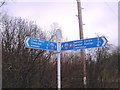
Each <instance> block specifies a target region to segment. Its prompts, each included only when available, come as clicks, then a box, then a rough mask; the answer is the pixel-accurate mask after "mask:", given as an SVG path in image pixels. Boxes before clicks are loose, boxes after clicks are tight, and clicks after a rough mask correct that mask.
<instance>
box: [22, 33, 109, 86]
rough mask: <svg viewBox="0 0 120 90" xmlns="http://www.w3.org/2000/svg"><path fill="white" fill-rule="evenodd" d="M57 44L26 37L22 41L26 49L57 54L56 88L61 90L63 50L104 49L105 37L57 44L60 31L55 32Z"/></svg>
mask: <svg viewBox="0 0 120 90" xmlns="http://www.w3.org/2000/svg"><path fill="white" fill-rule="evenodd" d="M57 36H59V38H58V42H57V43H56V42H50V41H45V40H40V39H39V38H32V37H26V38H25V40H24V43H25V46H26V47H27V48H34V49H43V50H54V51H57V52H58V88H61V72H60V71H61V69H60V52H61V51H64V50H78V49H88V48H98V47H104V46H105V45H106V44H107V39H106V38H105V37H103V36H102V37H96V38H88V39H82V40H76V41H69V42H62V43H61V42H59V41H60V40H59V39H61V38H60V37H61V35H60V31H58V32H57Z"/></svg>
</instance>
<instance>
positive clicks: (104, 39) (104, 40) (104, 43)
mask: <svg viewBox="0 0 120 90" xmlns="http://www.w3.org/2000/svg"><path fill="white" fill-rule="evenodd" d="M102 40H103V44H102V46H105V45H106V43H107V39H106V38H105V37H102Z"/></svg>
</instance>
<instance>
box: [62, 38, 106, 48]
mask: <svg viewBox="0 0 120 90" xmlns="http://www.w3.org/2000/svg"><path fill="white" fill-rule="evenodd" d="M106 43H107V39H106V38H105V37H104V36H102V37H96V38H88V39H82V40H76V41H70V42H63V43H62V44H61V46H62V47H61V50H78V49H87V48H95V47H104V46H105V45H106Z"/></svg>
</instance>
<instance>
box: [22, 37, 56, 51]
mask: <svg viewBox="0 0 120 90" xmlns="http://www.w3.org/2000/svg"><path fill="white" fill-rule="evenodd" d="M24 43H25V45H26V47H27V48H34V49H43V50H57V43H55V42H49V41H45V40H40V39H39V38H32V37H26V38H25V41H24Z"/></svg>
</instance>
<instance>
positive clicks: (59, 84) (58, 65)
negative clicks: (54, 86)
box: [57, 42, 61, 90]
mask: <svg viewBox="0 0 120 90" xmlns="http://www.w3.org/2000/svg"><path fill="white" fill-rule="evenodd" d="M60 51H61V42H57V52H58V57H57V76H58V90H60V89H61V69H60V68H61V60H60V54H61V53H60Z"/></svg>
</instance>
